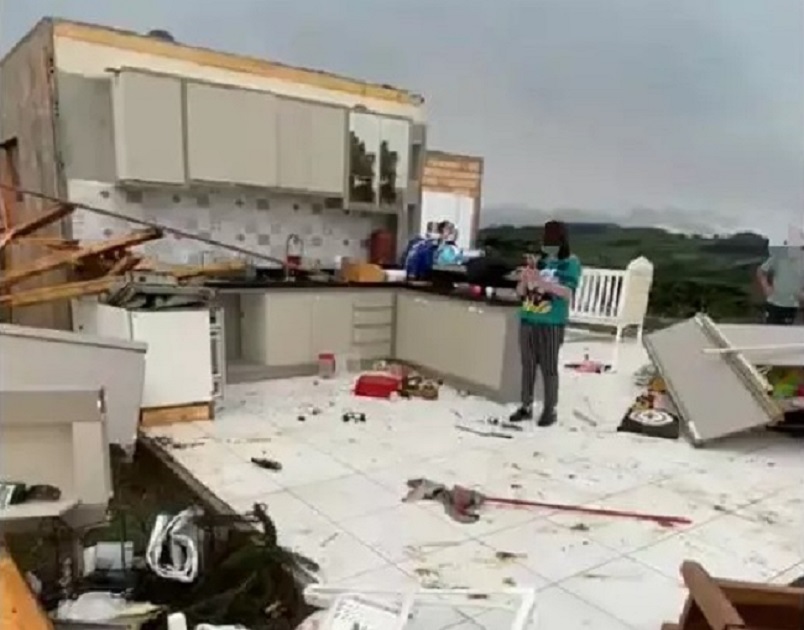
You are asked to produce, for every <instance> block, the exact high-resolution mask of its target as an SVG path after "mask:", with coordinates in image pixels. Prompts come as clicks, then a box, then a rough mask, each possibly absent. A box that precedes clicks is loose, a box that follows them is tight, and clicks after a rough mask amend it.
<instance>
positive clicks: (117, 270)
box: [106, 252, 142, 276]
mask: <svg viewBox="0 0 804 630" xmlns="http://www.w3.org/2000/svg"><path fill="white" fill-rule="evenodd" d="M141 260H142V257H141V256H137V255H136V254H132V253H131V252H129V253H127V254H125V255H124V256H123V257H121V258H120V260H118V261H117V262H116V263H115V264H114V265H112V268H111V269H109V273H107V274H106V275H107V276H119V275H122V274H124V273H126V272H127V271H131V270H132V269H134V267H136V266H137V265H139V264H140V261H141Z"/></svg>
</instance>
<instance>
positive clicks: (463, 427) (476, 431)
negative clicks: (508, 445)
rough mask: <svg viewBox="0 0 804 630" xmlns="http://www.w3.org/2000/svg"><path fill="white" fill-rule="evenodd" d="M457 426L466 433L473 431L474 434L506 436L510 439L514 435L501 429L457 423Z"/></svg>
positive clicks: (496, 436)
mask: <svg viewBox="0 0 804 630" xmlns="http://www.w3.org/2000/svg"><path fill="white" fill-rule="evenodd" d="M455 428H456V429H458V431H464V432H465V433H472V434H474V435H479V436H481V437H495V438H504V439H507V440H510V439H511V438H512V437H513V436H512V435H511V434H510V433H502V432H500V431H494V430H483V429H475V428H473V427H468V426H466V425H465V424H456V425H455Z"/></svg>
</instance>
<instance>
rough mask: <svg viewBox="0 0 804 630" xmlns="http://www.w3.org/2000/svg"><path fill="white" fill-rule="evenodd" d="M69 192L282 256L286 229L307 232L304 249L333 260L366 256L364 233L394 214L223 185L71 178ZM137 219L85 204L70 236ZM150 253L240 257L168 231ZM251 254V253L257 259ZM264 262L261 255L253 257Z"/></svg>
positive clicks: (94, 235)
mask: <svg viewBox="0 0 804 630" xmlns="http://www.w3.org/2000/svg"><path fill="white" fill-rule="evenodd" d="M68 189H69V196H70V199H71V200H73V201H75V202H77V203H81V204H86V205H88V206H91V207H95V208H100V209H104V210H112V211H114V212H119V213H121V214H125V215H127V216H131V217H134V218H138V219H144V220H146V221H158V222H160V223H162V224H164V225H168V226H170V227H175V228H178V229H180V230H184V231H187V232H191V233H195V234H199V235H200V236H204V237H207V238H213V239H215V240H219V241H221V242H223V243H227V244H230V245H234V246H237V247H242V248H245V249H248V250H249V251H254V252H257V253H261V254H264V255H267V256H275V257H277V258H284V256H285V244H286V241H287V237H288V236H289V235H291V234H298V235H299V236H300V237H301V238H302V239H303V240H304V256H305V258H306V259H310V260H311V261H312V262H315V261H319V262H320V264H321V266H323V267H325V268H329V267H332V266H333V265H334V262H335V257H336V256H348V257H351V258H358V259H365V258H366V255H367V252H368V237H369V235H370V234H371V232H372V231H373V230H375V229H377V228H380V227H389V221H393V218H392V217H390V216H388V215H383V214H372V213H365V212H352V211H348V210H331V209H325V208H323V207H322V206H321V204H320V203H318V202H314V201H312V200H310V199H308V198H294V197H289V196H278V195H276V196H268V195H263V194H260V193H253V192H249V193H240V192H237V191H234V190H221V191H213V192H209V193H200V192H193V193H189V192H185V191H175V192H170V191H163V190H158V189H143V190H137V191H128V192H127V191H123V190H120V189H118V188H116V187H115V186H114V185H113V184H111V183H109V182H97V181H88V180H76V179H74V180H70V181H69V182H68ZM137 227H141V226H136V225H133V224H130V223H128V222H125V221H120V220H116V219H110V218H107V217H104V216H101V215H98V214H95V213H92V212H90V211H87V210H81V209H79V210H76V212H75V213H74V218H73V238H76V239H79V240H82V241H83V240H86V241H93V240H100V239H104V238H109V237H111V236H116V235H119V234H123V233H126V232H128V231H131V230H132V229H136V228H137ZM141 249H142V251H143V252H144V253H145V254H146V255H147V256H152V257H156V258H158V259H159V260H162V261H164V262H169V263H175V264H185V263H187V264H198V263H200V262H202V259H203V260H205V261H209V260H214V259H216V258H224V259H225V258H232V257H239V256H238V254H235V253H233V252H231V251H229V250H225V249H222V248H215V247H213V246H210V245H206V244H204V243H199V242H198V241H192V240H190V239H186V238H176V237H172V236H166V237H165V238H163V239H161V240H159V241H156V242H154V243H148V244H146V245H144V246H143V247H142V248H141ZM255 262H256V261H255ZM258 264H264V263H258Z"/></svg>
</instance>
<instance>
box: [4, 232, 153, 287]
mask: <svg viewBox="0 0 804 630" xmlns="http://www.w3.org/2000/svg"><path fill="white" fill-rule="evenodd" d="M161 236H162V232H161V231H160V230H156V229H153V228H150V229H147V230H138V231H136V232H132V233H131V234H127V235H126V236H121V237H118V238H114V239H109V240H108V241H104V242H102V243H98V244H96V245H90V246H89V247H84V248H82V249H79V250H78V251H75V252H65V253H58V254H54V255H52V256H46V257H44V258H40V259H39V260H37V261H35V262H34V263H33V264H32V265H30V266H29V267H23V268H19V269H13V270H11V271H9V272H8V273H6V274H4V275H3V276H2V277H0V288H6V287H10V286H12V285H15V284H17V283H18V282H22V281H23V280H26V279H27V278H30V277H32V276H36V275H39V274H41V273H45V272H46V271H50V270H51V269H56V268H58V267H62V266H64V265H74V264H76V263H78V262H80V261H81V260H83V259H85V258H88V257H89V256H96V255H98V254H105V253H108V252H112V251H114V250H117V249H122V248H125V247H133V246H135V245H140V244H141V243H146V242H148V241H152V240H154V239H157V238H160V237H161Z"/></svg>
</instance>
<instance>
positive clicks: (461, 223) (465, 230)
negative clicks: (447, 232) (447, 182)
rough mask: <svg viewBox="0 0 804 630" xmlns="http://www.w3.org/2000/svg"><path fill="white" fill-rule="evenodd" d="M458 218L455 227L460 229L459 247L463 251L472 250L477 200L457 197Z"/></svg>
mask: <svg viewBox="0 0 804 630" xmlns="http://www.w3.org/2000/svg"><path fill="white" fill-rule="evenodd" d="M455 206H456V213H455V214H456V217H455V221H454V223H455V227H456V228H458V245H459V246H460V247H462V248H463V249H471V248H472V247H473V245H474V244H473V243H472V223H473V220H474V216H475V200H474V199H472V198H471V197H465V196H463V195H455Z"/></svg>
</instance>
